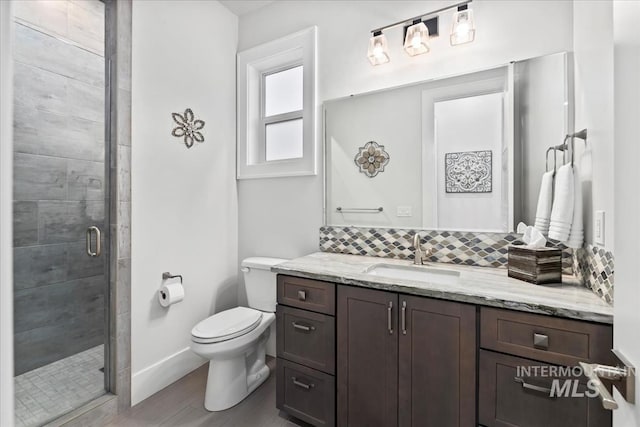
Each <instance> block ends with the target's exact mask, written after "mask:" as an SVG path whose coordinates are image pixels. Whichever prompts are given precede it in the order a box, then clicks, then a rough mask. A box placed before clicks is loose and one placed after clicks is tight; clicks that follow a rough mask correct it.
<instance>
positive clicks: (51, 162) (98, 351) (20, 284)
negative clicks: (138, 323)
mask: <svg viewBox="0 0 640 427" xmlns="http://www.w3.org/2000/svg"><path fill="white" fill-rule="evenodd" d="M13 40H14V45H13V52H14V172H13V178H14V214H13V215H14V216H13V227H14V242H13V246H14V352H15V397H16V399H15V414H16V420H15V421H16V425H17V426H36V425H42V424H45V423H47V422H49V421H51V420H53V419H56V418H58V417H60V416H61V415H63V414H65V413H68V412H71V411H73V410H74V409H76V408H78V407H80V406H82V405H83V404H85V403H87V402H88V401H91V400H93V399H95V398H97V397H99V396H100V395H102V394H104V393H105V390H106V388H107V386H108V384H106V383H105V378H106V377H105V368H106V370H108V369H109V368H108V366H109V364H108V354H109V352H108V349H106V348H105V346H107V345H108V340H107V339H106V338H107V336H108V335H107V334H108V319H107V313H108V309H107V308H108V295H109V293H108V283H109V281H108V275H109V271H108V266H109V263H108V259H109V235H108V227H107V226H105V225H106V224H109V221H108V208H107V206H108V200H109V195H108V188H109V185H108V182H109V179H108V178H109V177H108V173H109V155H108V152H109V150H107V147H106V144H105V140H106V139H105V133H106V132H105V129H106V124H107V123H106V119H107V115H106V114H105V111H108V110H106V108H107V107H108V105H107V102H108V97H106V96H105V94H106V93H107V91H106V89H107V88H106V84H107V82H108V79H107V78H106V76H107V73H106V72H105V70H106V67H105V53H104V52H105V5H104V3H103V2H101V1H99V0H53V1H52V0H48V1H42V0H40V1H16V2H14V36H13Z"/></svg>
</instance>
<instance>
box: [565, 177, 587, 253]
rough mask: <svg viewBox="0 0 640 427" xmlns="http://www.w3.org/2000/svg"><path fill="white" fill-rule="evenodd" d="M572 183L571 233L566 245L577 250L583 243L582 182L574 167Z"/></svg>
mask: <svg viewBox="0 0 640 427" xmlns="http://www.w3.org/2000/svg"><path fill="white" fill-rule="evenodd" d="M573 182H574V184H575V192H574V196H573V221H572V222H571V231H570V232H569V239H568V240H567V242H566V244H567V246H568V247H570V248H574V249H578V248H581V247H582V244H583V243H584V227H583V218H582V181H581V180H580V173H579V172H578V168H577V167H576V166H574V167H573Z"/></svg>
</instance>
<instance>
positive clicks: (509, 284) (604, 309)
mask: <svg viewBox="0 0 640 427" xmlns="http://www.w3.org/2000/svg"><path fill="white" fill-rule="evenodd" d="M378 264H386V265H398V266H411V265H413V262H412V261H409V260H398V259H392V258H377V257H370V256H360V255H343V254H334V253H325V252H316V253H313V254H310V255H307V256H304V257H300V258H296V259H293V260H291V261H287V262H285V263H282V264H279V265H277V266H275V267H272V269H271V270H272V271H273V272H275V273H280V274H287V275H290V276H297V277H303V278H308V279H316V280H324V281H328V282H334V283H339V284H344V285H352V286H361V287H365V288H373V289H381V290H387V291H393V292H400V293H405V294H412V295H421V296H426V297H433V298H440V299H447V300H452V301H460V302H466V303H472V304H478V305H485V306H491V307H500V308H508V309H511V310H519V311H526V312H530V313H539V314H547V315H551V316H558V317H566V318H570V319H579V320H589V321H593V322H599V323H608V324H613V306H612V305H609V304H607V303H606V302H605V301H603V300H601V299H600V298H599V297H598V296H597V295H596V294H594V293H593V292H592V291H591V290H589V289H587V288H585V287H584V286H582V285H580V284H579V283H578V282H577V281H575V279H573V277H572V276H565V277H564V278H563V281H564V283H562V284H551V285H534V284H531V283H527V282H523V281H521V280H517V279H512V278H510V277H508V276H507V270H506V269H502V268H489V267H470V266H463V265H457V264H446V263H429V264H428V265H425V267H429V268H435V269H446V270H454V271H457V272H459V273H460V278H459V280H457V282H456V283H452V284H440V283H427V282H418V281H414V280H405V279H395V278H394V279H390V278H386V277H381V276H373V275H369V274H366V271H367V270H368V269H370V268H371V267H373V266H374V265H378Z"/></svg>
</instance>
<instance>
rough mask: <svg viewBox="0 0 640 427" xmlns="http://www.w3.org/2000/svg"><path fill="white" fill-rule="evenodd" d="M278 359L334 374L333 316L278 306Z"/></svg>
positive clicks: (334, 325) (334, 341)
mask: <svg viewBox="0 0 640 427" xmlns="http://www.w3.org/2000/svg"><path fill="white" fill-rule="evenodd" d="M276 322H277V331H278V334H277V337H276V339H277V351H278V357H282V358H285V359H287V360H290V361H292V362H296V363H301V364H303V365H305V366H308V367H310V368H314V369H318V370H320V371H324V372H326V373H328V374H334V373H335V367H336V351H335V348H336V338H335V337H336V333H335V331H336V322H335V318H334V317H332V316H327V315H326V314H320V313H314V312H312V311H305V310H299V309H297V308H291V307H286V306H283V305H278V308H277V310H276Z"/></svg>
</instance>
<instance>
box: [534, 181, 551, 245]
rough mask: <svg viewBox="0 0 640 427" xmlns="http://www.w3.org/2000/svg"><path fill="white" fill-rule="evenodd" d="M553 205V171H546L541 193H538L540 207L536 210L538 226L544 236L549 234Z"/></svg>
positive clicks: (536, 223) (541, 184) (536, 224)
mask: <svg viewBox="0 0 640 427" xmlns="http://www.w3.org/2000/svg"><path fill="white" fill-rule="evenodd" d="M552 206H553V171H550V172H545V173H544V174H543V175H542V182H541V183H540V194H539V195H538V208H537V210H536V221H535V225H534V227H536V228H537V229H538V230H539V231H540V233H542V235H543V236H547V235H548V234H549V223H550V222H551V207H552Z"/></svg>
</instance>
